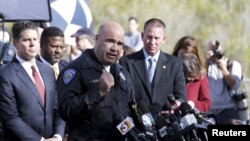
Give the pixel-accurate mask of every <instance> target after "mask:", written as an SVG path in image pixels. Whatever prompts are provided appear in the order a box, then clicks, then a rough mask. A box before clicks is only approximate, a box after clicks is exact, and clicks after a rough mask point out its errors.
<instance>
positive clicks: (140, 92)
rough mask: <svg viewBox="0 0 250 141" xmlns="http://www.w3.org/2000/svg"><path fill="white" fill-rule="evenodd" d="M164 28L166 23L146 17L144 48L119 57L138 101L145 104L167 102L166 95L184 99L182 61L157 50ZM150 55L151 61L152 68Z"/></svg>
mask: <svg viewBox="0 0 250 141" xmlns="http://www.w3.org/2000/svg"><path fill="white" fill-rule="evenodd" d="M164 30H165V24H164V22H163V21H161V20H160V19H155V18H154V19H150V20H148V21H147V22H146V23H145V25H144V32H143V33H142V39H143V43H144V48H143V49H141V50H140V51H138V52H136V53H133V54H130V55H128V56H125V57H123V58H122V59H121V60H120V63H121V64H122V65H123V66H124V67H125V68H127V70H128V71H129V73H130V76H131V79H132V82H133V86H134V90H135V96H136V100H137V102H138V103H140V102H144V103H145V104H146V105H148V106H150V105H152V104H153V103H159V104H160V105H161V106H163V105H164V104H165V103H166V102H168V101H167V96H168V95H169V94H174V96H175V98H176V99H178V100H180V101H183V100H185V77H184V74H183V66H182V63H181V61H180V60H178V59H177V58H175V57H173V56H171V55H169V54H166V53H164V52H162V51H161V50H160V48H161V46H162V45H163V44H164V42H165V40H166V35H165V33H164ZM149 58H152V60H153V61H152V66H153V67H151V64H150V62H149ZM153 63H154V64H155V65H153ZM150 68H154V69H153V71H151V72H152V73H153V74H151V75H152V76H153V77H152V78H151V79H152V80H150V79H149V78H148V76H149V74H148V71H149V69H150Z"/></svg>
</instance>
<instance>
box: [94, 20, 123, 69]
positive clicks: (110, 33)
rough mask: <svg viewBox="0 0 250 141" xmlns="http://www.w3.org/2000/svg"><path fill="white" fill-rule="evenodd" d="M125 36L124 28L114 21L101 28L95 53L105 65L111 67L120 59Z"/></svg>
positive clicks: (97, 36)
mask: <svg viewBox="0 0 250 141" xmlns="http://www.w3.org/2000/svg"><path fill="white" fill-rule="evenodd" d="M124 35H125V32H124V29H123V28H122V26H121V25H120V24H118V23H116V22H114V21H108V22H105V23H103V24H102V25H101V26H100V27H99V30H98V33H97V35H96V45H95V47H94V53H95V55H96V57H97V59H98V60H99V61H100V62H101V63H102V64H103V65H111V64H112V63H114V62H116V61H117V60H118V59H119V56H120V55H119V54H120V52H121V51H120V50H121V49H122V47H123V42H124Z"/></svg>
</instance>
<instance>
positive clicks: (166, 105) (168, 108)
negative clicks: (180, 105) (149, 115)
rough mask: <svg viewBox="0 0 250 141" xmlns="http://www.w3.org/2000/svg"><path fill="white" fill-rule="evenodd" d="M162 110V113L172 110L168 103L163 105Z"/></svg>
mask: <svg viewBox="0 0 250 141" xmlns="http://www.w3.org/2000/svg"><path fill="white" fill-rule="evenodd" d="M162 110H163V111H165V110H172V108H171V105H170V103H169V102H168V101H167V102H165V103H164V105H163V108H162Z"/></svg>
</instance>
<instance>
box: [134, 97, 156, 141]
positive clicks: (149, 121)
mask: <svg viewBox="0 0 250 141" xmlns="http://www.w3.org/2000/svg"><path fill="white" fill-rule="evenodd" d="M138 108H139V109H140V111H141V113H140V114H139V115H141V120H142V124H143V127H144V129H145V130H144V131H145V134H146V136H147V137H148V138H150V140H153V141H155V140H157V136H156V130H155V122H154V118H153V116H152V114H151V113H150V112H149V109H148V106H147V104H146V103H145V102H143V101H139V102H138Z"/></svg>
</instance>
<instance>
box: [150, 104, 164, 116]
mask: <svg viewBox="0 0 250 141" xmlns="http://www.w3.org/2000/svg"><path fill="white" fill-rule="evenodd" d="M149 111H150V113H151V114H152V115H158V114H159V113H161V111H162V108H161V104H160V103H152V105H151V106H150V110H149Z"/></svg>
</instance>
